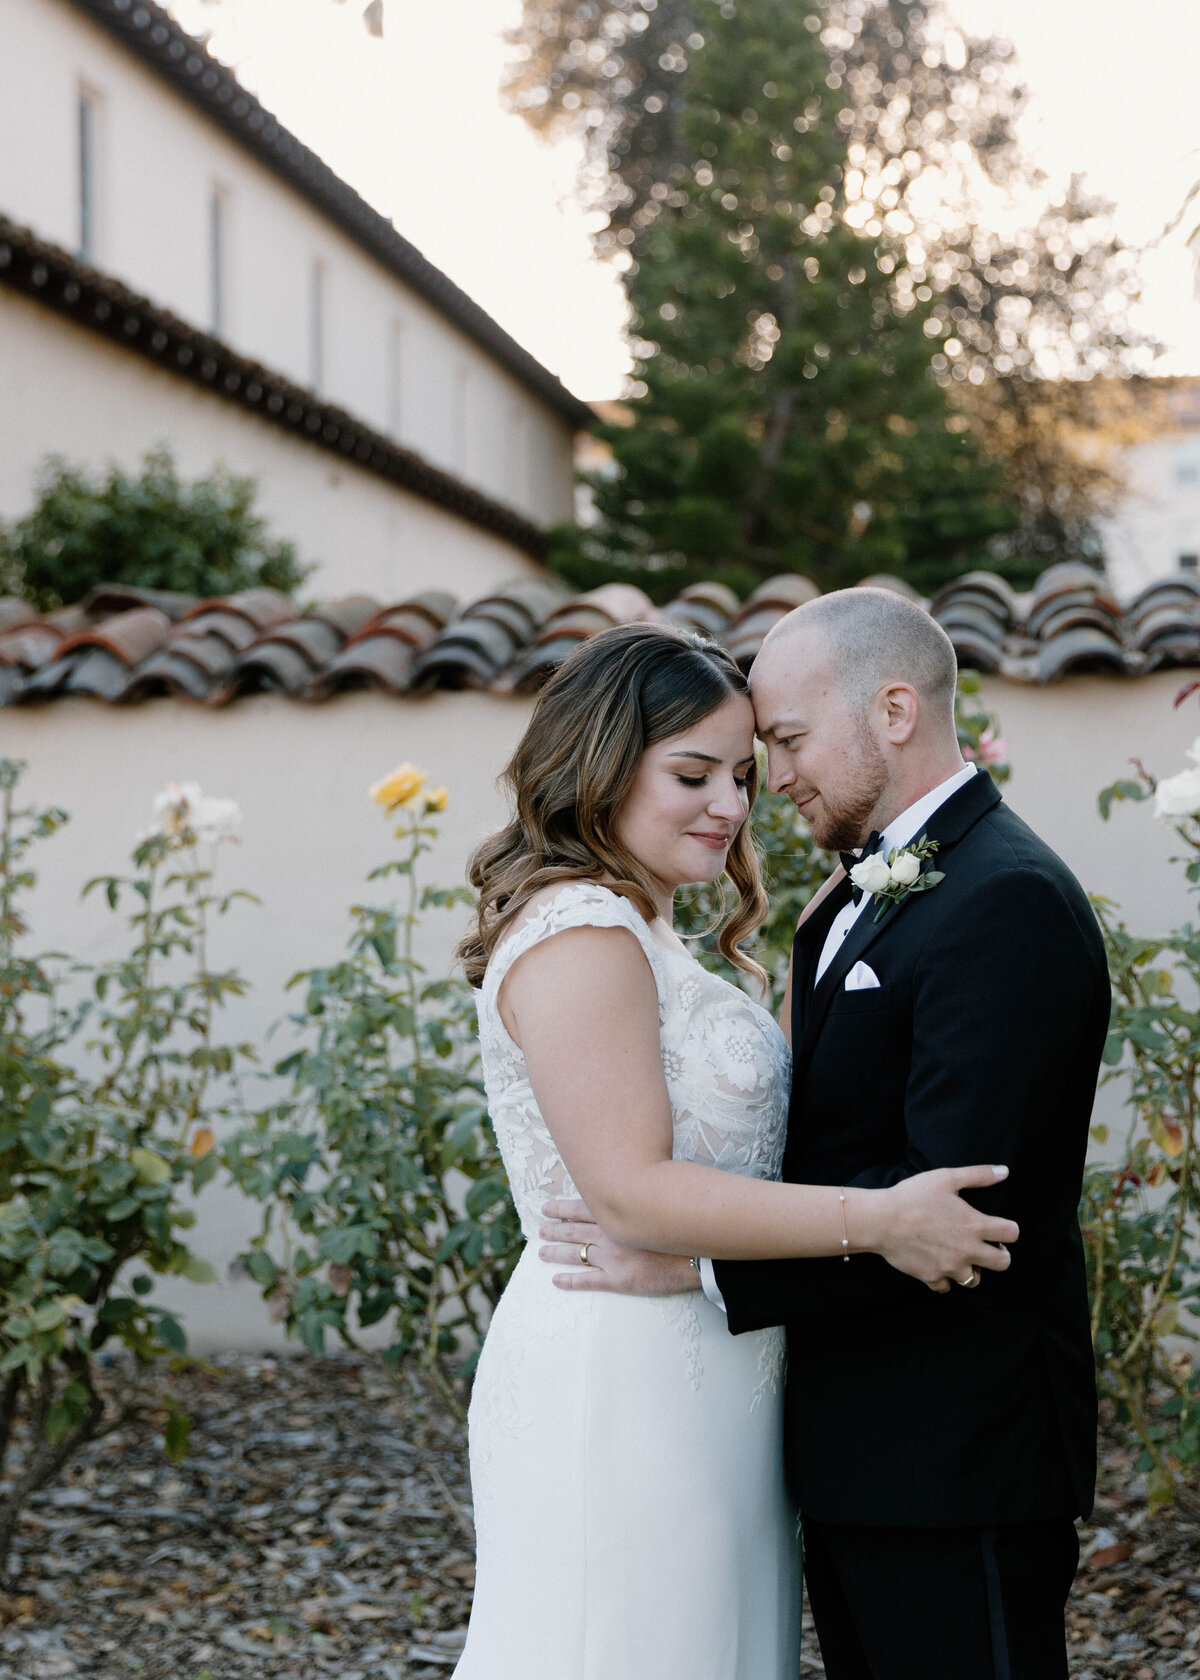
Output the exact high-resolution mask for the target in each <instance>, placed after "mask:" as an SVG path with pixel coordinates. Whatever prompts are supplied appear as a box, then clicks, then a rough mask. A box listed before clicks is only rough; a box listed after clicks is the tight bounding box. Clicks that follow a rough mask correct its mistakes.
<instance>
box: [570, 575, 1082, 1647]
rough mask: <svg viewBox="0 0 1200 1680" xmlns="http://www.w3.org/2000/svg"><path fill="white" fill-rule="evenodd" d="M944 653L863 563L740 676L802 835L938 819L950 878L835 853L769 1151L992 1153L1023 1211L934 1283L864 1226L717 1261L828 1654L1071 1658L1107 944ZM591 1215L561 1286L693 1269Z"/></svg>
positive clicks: (908, 1156)
mask: <svg viewBox="0 0 1200 1680" xmlns="http://www.w3.org/2000/svg"><path fill="white" fill-rule="evenodd" d="M955 677H956V671H955V658H954V652H953V649H952V647H951V645H950V642H949V640H948V638H947V637H946V635H945V634H944V632H943V631H942V630H941V628H940V627H939V626H938V625H937V624H936V623H935V622H934V621H933V619H931V618H930V617H929V616H928V615H927V614H926V613H924V612H922V611H921V609H920V608H919V607H916V606H914V605H912V604H911V603H909V602H908V601H905V600H903V599H902V598H900V597H899V596H896V595H892V594H891V593H889V592H886V591H883V590H876V589H850V590H843V591H840V592H838V593H835V594H830V595H826V596H822V597H820V598H819V599H818V600H816V601H813V602H811V603H810V604H809V605H807V606H804V607H801V608H799V609H798V610H797V611H795V612H792V613H789V614H788V615H787V617H785V618H784V619H782V620H781V621H780V622H779V623H778V624H777V625H776V626H775V628H774V629H773V630H772V632H771V634H770V635H769V636H768V637H767V639H766V641H765V642H764V644H763V648H762V651H761V653H760V654H759V656H758V659H757V660H756V662H755V665H754V670H753V673H752V677H751V684H752V689H753V699H754V708H755V714H756V717H757V720H758V733H759V735H760V736H761V738H762V740H763V741H764V742H765V743H766V747H767V754H768V761H769V770H770V780H769V785H770V787H771V789H772V790H773V791H775V792H781V793H784V794H786V795H787V797H788V798H789V799H791V800H792V802H793V804H794V805H795V806H796V809H797V810H798V811H800V812H801V814H802V815H803V816H805V817H806V818H807V819H808V821H809V823H810V825H811V828H812V833H813V838H814V839H815V840H816V842H817V844H818V845H819V846H822V847H826V848H829V849H830V850H835V851H843V852H846V851H849V850H850V849H851V848H856V849H857V848H863V849H864V855H868V854H869V853H870V852H871V850H872V849H873V848H874V849H877V850H879V851H880V852H881V855H882V856H883V857H884V858H885V859H886V858H887V857H889V856H890V855H891V854H892V853H893V852H894V851H897V850H904V849H905V848H907V847H910V846H912V845H914V844H915V843H916V842H918V841H920V840H921V839H922V837H924V838H925V839H926V841H927V842H929V844H928V845H927V846H926V847H924V848H922V850H923V851H924V853H925V854H926V855H925V858H924V860H923V861H922V864H921V868H922V873H923V874H929V873H932V872H936V873H938V874H939V875H940V876H941V879H940V880H939V881H937V882H936V884H934V885H932V886H930V887H928V888H924V889H921V890H919V891H915V892H914V891H912V890H911V888H910V889H909V890H907V891H903V890H902V888H900V887H897V888H893V889H892V896H891V897H890V901H889V898H888V897H887V896H884V897H876V896H874V895H873V894H872V893H871V891H870V890H869V888H870V886H871V881H870V879H869V876H870V872H869V871H868V872H866V873H867V875H868V880H867V882H866V885H867V887H868V890H867V891H865V892H862V893H860V892H858V891H857V889H855V888H854V887H853V884H852V882H851V881H850V880H849V879H841V880H840V881H839V882H838V884H837V885H836V886H835V887H834V888H833V889H832V890H831V891H830V892H829V893H828V895H827V896H825V897H824V898H823V900H822V901H821V903H820V904H819V905H818V906H817V908H816V910H815V912H814V913H813V914H811V915H810V916H808V917H807V918H805V920H804V921H803V922H802V924H801V926H800V928H799V930H798V932H797V935H796V941H795V946H794V949H793V954H792V966H791V971H790V976H789V997H788V1000H787V1001H786V1002H785V1009H787V1010H790V1019H791V1025H792V1047H793V1054H794V1068H793V1083H792V1103H791V1111H790V1117H789V1126H788V1142H787V1151H786V1154H785V1156H784V1164H783V1176H784V1178H785V1179H789V1180H792V1181H793V1182H796V1183H806V1184H856V1185H866V1186H883V1185H888V1184H892V1183H895V1182H896V1181H897V1180H899V1179H902V1178H905V1177H907V1176H909V1175H911V1174H913V1173H916V1172H920V1171H922V1170H924V1169H925V1168H928V1167H945V1166H962V1165H968V1164H972V1163H980V1162H1003V1163H1005V1164H1007V1165H1008V1166H1009V1168H1010V1169H1011V1171H1010V1176H1009V1178H1008V1180H1007V1181H1006V1182H1005V1183H1004V1184H1003V1185H1002V1186H999V1187H997V1188H996V1189H995V1190H989V1191H986V1192H979V1193H977V1196H973V1197H972V1200H977V1201H978V1205H979V1206H980V1207H981V1208H985V1209H986V1211H988V1212H989V1213H995V1214H1000V1215H1004V1216H1006V1217H1009V1218H1012V1219H1015V1220H1016V1221H1018V1223H1019V1225H1020V1229H1021V1237H1020V1241H1019V1242H1018V1243H1017V1244H1016V1245H1015V1247H1014V1249H1013V1252H1012V1264H1011V1267H1010V1268H1009V1269H1008V1270H1007V1271H1005V1272H1001V1273H993V1272H986V1273H984V1274H983V1275H982V1276H980V1275H979V1274H978V1273H976V1272H972V1274H971V1276H970V1277H969V1278H967V1277H963V1278H958V1279H953V1280H946V1282H945V1283H944V1285H943V1292H941V1293H937V1292H934V1291H933V1290H930V1289H928V1288H926V1287H925V1286H924V1285H922V1284H920V1283H918V1282H917V1281H915V1280H914V1279H912V1278H910V1277H907V1276H905V1275H904V1274H902V1273H900V1272H897V1271H894V1270H893V1269H892V1268H890V1267H889V1266H888V1265H887V1264H886V1263H885V1262H884V1261H883V1260H881V1259H879V1258H878V1257H876V1256H874V1255H870V1254H856V1255H854V1256H853V1257H852V1258H851V1259H850V1260H849V1261H843V1260H842V1259H841V1258H840V1257H839V1258H837V1259H828V1260H780V1261H753V1262H751V1261H717V1262H715V1263H710V1262H708V1261H702V1262H700V1272H701V1277H702V1279H703V1281H704V1287H705V1292H706V1293H707V1294H708V1295H709V1296H710V1299H713V1300H714V1301H715V1302H716V1303H717V1304H718V1305H720V1306H721V1307H722V1309H723V1310H724V1311H725V1312H727V1314H728V1318H729V1328H730V1330H731V1331H732V1332H733V1333H734V1334H735V1335H737V1334H740V1333H741V1332H743V1331H747V1330H757V1329H761V1328H764V1327H765V1326H768V1325H775V1324H784V1325H786V1326H787V1330H788V1345H789V1375H788V1388H787V1405H786V1426H785V1428H786V1454H787V1471H788V1477H789V1483H790V1486H791V1487H792V1490H793V1492H794V1494H795V1497H796V1499H797V1502H798V1504H799V1506H800V1510H801V1514H802V1519H803V1526H804V1543H805V1565H804V1567H805V1578H806V1582H807V1586H808V1593H809V1601H810V1604H811V1606H812V1611H813V1616H814V1619H815V1622H816V1627H817V1633H818V1637H819V1639H820V1643H821V1651H822V1654H823V1657H824V1660H825V1666H826V1672H827V1674H828V1676H829V1680H1065V1677H1066V1674H1067V1661H1066V1647H1065V1634H1064V1626H1063V1607H1064V1603H1065V1600H1066V1597H1067V1593H1068V1590H1069V1588H1070V1585H1071V1580H1072V1577H1073V1575H1074V1572H1075V1568H1076V1564H1077V1562H1078V1542H1077V1538H1076V1533H1075V1526H1074V1519H1075V1518H1076V1517H1077V1516H1082V1515H1086V1514H1087V1513H1088V1511H1089V1510H1090V1508H1091V1503H1092V1491H1093V1481H1094V1469H1095V1431H1096V1402H1095V1386H1094V1376H1093V1361H1092V1349H1091V1339H1090V1335H1089V1320H1088V1305H1087V1293H1086V1287H1085V1277H1084V1261H1083V1249H1082V1242H1081V1238H1080V1233H1079V1227H1078V1222H1077V1217H1076V1209H1077V1205H1078V1201H1079V1192H1080V1181H1081V1176H1082V1170H1083V1163H1084V1155H1085V1149H1086V1143H1087V1135H1088V1124H1089V1118H1090V1114H1091V1107H1092V1099H1093V1095H1094V1092H1095V1085H1096V1075H1097V1071H1098V1067H1099V1061H1100V1052H1101V1048H1102V1046H1103V1043H1104V1037H1105V1032H1106V1029H1107V1025H1108V1016H1109V988H1108V976H1107V970H1106V965H1105V958H1104V949H1103V945H1102V941H1101V938H1100V934H1099V931H1098V928H1097V925H1096V920H1095V917H1094V916H1093V914H1092V911H1091V909H1090V907H1089V905H1088V902H1087V899H1086V898H1085V896H1084V894H1083V892H1082V890H1081V889H1080V887H1079V884H1078V882H1077V881H1076V880H1075V878H1074V877H1073V876H1072V875H1071V873H1070V871H1069V870H1068V869H1067V868H1066V866H1065V865H1064V864H1063V863H1062V862H1061V860H1060V859H1059V858H1058V857H1056V856H1055V854H1054V853H1053V852H1052V851H1050V849H1049V848H1048V847H1047V846H1046V845H1045V844H1044V843H1043V842H1042V841H1041V840H1039V839H1038V837H1037V836H1036V835H1035V834H1034V833H1032V832H1031V830H1030V829H1029V828H1027V827H1026V825H1025V824H1024V823H1023V822H1022V821H1021V820H1020V818H1019V817H1017V816H1015V815H1014V814H1013V813H1012V812H1011V811H1010V810H1009V809H1008V808H1007V806H1005V804H1004V803H1003V801H1002V800H1001V798H1000V795H999V793H998V792H997V791H996V788H995V787H994V785H993V784H992V782H991V779H990V778H989V777H988V776H987V775H986V774H984V773H982V772H979V773H976V772H974V771H973V770H972V768H971V767H970V766H969V765H964V763H963V760H962V755H961V753H960V752H959V748H958V743H957V738H956V733H955V727H954V688H955ZM880 837H881V838H880ZM847 861H849V862H853V861H854V860H853V859H849V860H847ZM898 873H899V874H900V875H901V876H911V875H912V874H913V873H914V870H913V866H912V865H907V866H905V867H902V869H901V870H900V871H899V872H898ZM876 878H877V879H878V866H877V870H876ZM897 891H899V896H895V895H896V893H897ZM548 1211H551V1212H552V1213H553V1214H555V1215H557V1216H558V1219H559V1220H565V1221H566V1223H565V1224H564V1223H555V1224H552V1225H548V1226H547V1227H545V1229H544V1233H543V1234H544V1235H546V1236H547V1237H555V1238H557V1239H558V1240H562V1239H563V1237H564V1236H565V1237H566V1239H567V1240H569V1241H571V1242H573V1243H574V1242H576V1241H581V1240H588V1232H589V1231H590V1232H592V1233H594V1232H595V1227H594V1226H582V1225H581V1223H580V1215H581V1214H583V1215H584V1217H586V1212H585V1210H582V1209H581V1207H580V1206H579V1205H578V1204H569V1203H566V1204H564V1203H560V1204H553V1206H552V1209H550V1210H548ZM851 1237H853V1232H851ZM601 1241H602V1246H601V1248H600V1249H599V1251H598V1252H595V1253H594V1254H593V1258H592V1263H591V1266H590V1267H589V1268H588V1270H587V1271H586V1272H580V1273H578V1274H577V1275H575V1276H574V1277H573V1278H572V1282H573V1284H574V1285H575V1286H576V1287H582V1288H601V1289H604V1288H607V1289H616V1290H618V1291H621V1292H625V1293H638V1294H658V1293H663V1294H665V1293H668V1292H672V1291H675V1290H678V1289H679V1288H680V1287H682V1285H681V1267H682V1265H683V1264H684V1263H682V1262H680V1261H679V1260H678V1259H677V1258H675V1257H668V1256H663V1255H654V1256H652V1255H645V1254H636V1253H633V1252H631V1251H627V1250H619V1249H617V1248H616V1247H615V1246H614V1245H613V1244H611V1243H609V1242H608V1241H607V1239H602V1240H601ZM694 1276H695V1274H694V1273H693V1278H694Z"/></svg>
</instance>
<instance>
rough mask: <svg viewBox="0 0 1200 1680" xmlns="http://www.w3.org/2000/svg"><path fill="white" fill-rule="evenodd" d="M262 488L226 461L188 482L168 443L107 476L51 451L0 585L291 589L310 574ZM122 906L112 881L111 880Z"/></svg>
mask: <svg viewBox="0 0 1200 1680" xmlns="http://www.w3.org/2000/svg"><path fill="white" fill-rule="evenodd" d="M255 495H256V486H255V483H254V480H253V479H251V478H237V477H234V476H233V475H231V474H230V473H229V472H228V471H226V469H225V468H224V467H222V466H218V467H215V468H214V469H213V471H212V472H211V473H210V474H209V475H208V477H207V478H202V479H197V480H196V481H194V482H193V483H191V484H187V483H184V482H183V480H181V479H180V478H179V476H178V474H177V473H176V471H175V464H174V461H173V460H172V458H171V455H170V453H169V452H168V451H166V450H157V451H153V452H151V453H150V454H148V455H147V456H146V457H145V458H144V460H143V462H142V470H141V472H140V473H137V474H128V473H126V472H123V471H122V470H121V469H120V468H119V467H116V466H113V467H110V468H109V469H108V471H107V473H106V474H105V475H104V476H103V477H102V478H92V477H89V476H88V475H87V474H86V473H85V472H84V471H83V470H82V469H81V468H78V467H74V466H70V465H68V464H67V463H66V462H64V461H62V460H59V459H56V458H51V459H50V460H48V461H47V462H46V463H45V464H44V466H43V469H42V473H41V480H40V484H39V489H38V499H37V502H36V504H35V505H34V507H33V508H32V510H31V511H30V512H29V513H28V514H26V515H25V516H24V518H22V519H18V520H17V521H16V522H15V523H14V524H12V525H11V526H10V527H4V526H2V525H0V593H9V594H16V595H22V596H24V597H25V598H26V599H27V600H31V601H33V602H35V603H36V604H37V605H38V606H39V607H41V608H42V609H43V610H47V609H49V608H51V607H59V606H62V605H63V604H64V603H65V602H70V601H78V600H82V598H83V597H84V596H85V595H86V594H87V592H88V590H89V589H91V588H92V586H93V585H95V584H130V585H134V586H136V587H138V588H143V589H175V590H181V591H182V592H183V593H185V594H189V595H225V594H228V593H230V592H232V591H234V590H238V589H248V588H251V587H253V586H254V585H256V584H265V585H267V586H269V587H271V588H274V589H281V590H283V591H284V592H285V593H287V594H290V593H292V592H294V591H295V590H296V589H298V588H299V586H300V584H301V583H302V582H303V580H304V578H305V576H306V575H307V572H306V570H305V568H303V567H301V566H300V564H299V563H298V561H297V559H296V554H295V550H294V549H293V547H292V545H291V544H290V543H287V542H279V541H277V540H275V539H273V538H271V537H270V536H269V534H268V531H267V527H266V525H265V523H264V521H263V520H262V519H261V517H260V516H259V515H258V514H256V513H255V512H254V498H255ZM106 891H107V893H108V897H109V903H110V905H112V906H113V907H114V908H115V893H114V886H113V883H112V882H107V883H106Z"/></svg>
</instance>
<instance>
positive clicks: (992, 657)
mask: <svg viewBox="0 0 1200 1680" xmlns="http://www.w3.org/2000/svg"><path fill="white" fill-rule="evenodd" d="M945 629H946V634H947V635H948V636H949V638H950V642H951V645H952V646H953V648H954V657H955V658H956V659H957V661H958V664H959V668H960V669H966V670H969V671H984V672H991V671H998V670H999V669H1000V663H1001V660H1002V658H1003V654H1004V644H1003V642H1001V641H1000V640H998V639H997V638H994V637H992V636H989V635H982V634H980V632H979V631H978V630H975V629H972V628H971V626H970V625H967V624H957V625H955V626H954V627H953V629H951V628H950V626H949V625H947V626H946V627H945Z"/></svg>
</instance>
